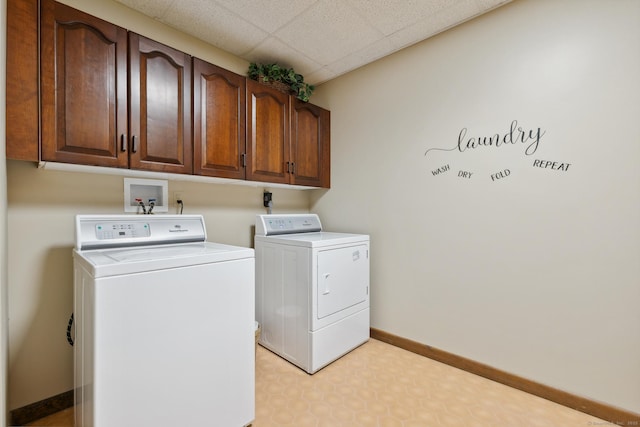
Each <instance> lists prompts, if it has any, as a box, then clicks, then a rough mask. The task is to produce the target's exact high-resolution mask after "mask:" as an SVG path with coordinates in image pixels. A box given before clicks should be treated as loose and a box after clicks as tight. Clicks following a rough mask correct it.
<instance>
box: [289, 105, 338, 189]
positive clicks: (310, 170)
mask: <svg viewBox="0 0 640 427" xmlns="http://www.w3.org/2000/svg"><path fill="white" fill-rule="evenodd" d="M330 117H331V116H330V113H329V111H327V110H325V109H323V108H320V107H318V106H316V105H313V104H309V103H307V102H303V101H300V100H299V99H297V98H292V108H291V162H292V163H293V168H292V173H291V183H292V184H297V185H308V186H314V187H325V188H329V184H330V175H331V171H330V164H331V159H330V151H329V150H330V144H331V139H330V132H331V121H330Z"/></svg>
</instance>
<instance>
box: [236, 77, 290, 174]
mask: <svg viewBox="0 0 640 427" xmlns="http://www.w3.org/2000/svg"><path fill="white" fill-rule="evenodd" d="M246 81H247V179H249V180H252V181H265V182H274V183H281V184H289V168H290V165H291V161H290V158H289V155H290V153H289V143H290V139H289V101H290V100H289V95H287V94H284V93H282V92H279V91H277V90H275V89H273V88H271V87H268V86H266V85H263V84H260V83H258V82H256V81H254V80H250V79H246Z"/></svg>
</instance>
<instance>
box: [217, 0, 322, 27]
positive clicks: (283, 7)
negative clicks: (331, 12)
mask: <svg viewBox="0 0 640 427" xmlns="http://www.w3.org/2000/svg"><path fill="white" fill-rule="evenodd" d="M216 1H217V2H218V3H220V4H221V5H223V6H224V7H226V8H227V9H229V10H230V11H232V12H234V13H236V14H238V15H239V16H241V17H242V18H243V19H245V20H247V21H248V22H250V23H252V24H253V25H255V26H257V27H259V28H262V29H263V30H265V31H267V32H268V33H273V32H275V31H276V30H278V29H279V28H281V27H282V26H284V25H285V24H287V23H289V22H290V21H292V20H293V19H295V18H296V16H298V15H299V14H301V13H302V12H304V11H305V10H306V9H308V8H309V7H310V6H311V5H312V4H314V3H315V2H316V0H295V1H291V0H216Z"/></svg>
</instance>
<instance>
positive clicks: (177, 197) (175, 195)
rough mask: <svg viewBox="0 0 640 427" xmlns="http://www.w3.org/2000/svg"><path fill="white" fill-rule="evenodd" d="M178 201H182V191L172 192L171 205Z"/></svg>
mask: <svg viewBox="0 0 640 427" xmlns="http://www.w3.org/2000/svg"><path fill="white" fill-rule="evenodd" d="M178 200H182V201H184V199H183V198H182V191H174V192H173V203H176V204H177V203H178Z"/></svg>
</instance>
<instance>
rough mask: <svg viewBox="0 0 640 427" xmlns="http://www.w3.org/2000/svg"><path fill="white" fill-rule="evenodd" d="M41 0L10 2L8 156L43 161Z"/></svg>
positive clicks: (7, 114)
mask: <svg viewBox="0 0 640 427" xmlns="http://www.w3.org/2000/svg"><path fill="white" fill-rule="evenodd" d="M38 86H39V81H38V2H37V0H8V1H7V80H6V97H7V101H6V155H7V158H8V159H15V160H29V161H34V162H37V161H38V160H39V145H38V141H39V135H38V133H39V123H40V116H39V109H38V101H39V98H38Z"/></svg>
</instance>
